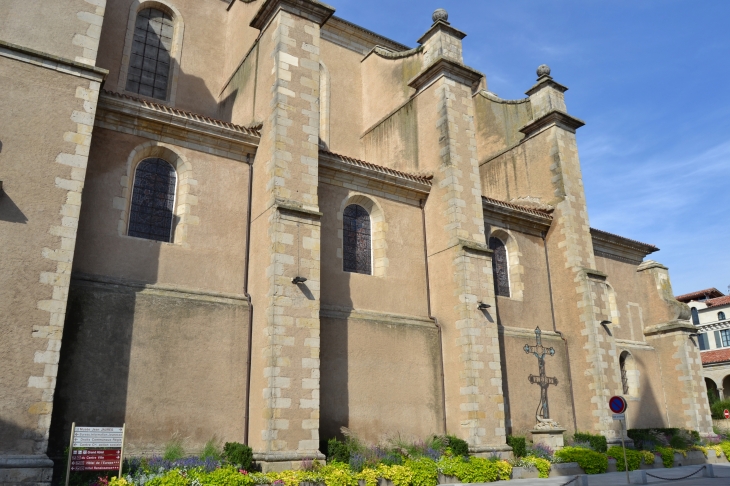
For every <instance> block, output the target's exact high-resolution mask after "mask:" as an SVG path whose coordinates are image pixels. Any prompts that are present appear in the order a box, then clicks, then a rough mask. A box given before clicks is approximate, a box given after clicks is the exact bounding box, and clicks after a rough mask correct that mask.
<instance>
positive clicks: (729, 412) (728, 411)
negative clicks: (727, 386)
mask: <svg viewBox="0 0 730 486" xmlns="http://www.w3.org/2000/svg"><path fill="white" fill-rule="evenodd" d="M722 414H723V415H725V418H726V419H730V410H728V409H727V408H726V409H725V410H724V411H723V412H722Z"/></svg>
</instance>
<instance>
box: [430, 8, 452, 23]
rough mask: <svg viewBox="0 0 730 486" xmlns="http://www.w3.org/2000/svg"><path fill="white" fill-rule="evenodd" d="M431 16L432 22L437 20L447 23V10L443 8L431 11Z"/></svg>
mask: <svg viewBox="0 0 730 486" xmlns="http://www.w3.org/2000/svg"><path fill="white" fill-rule="evenodd" d="M431 18H432V19H433V22H434V23H436V22H438V21H439V20H441V21H442V22H446V23H449V12H447V11H446V10H444V9H443V8H440V9H438V10H436V11H435V12H434V13H433V15H432V16H431Z"/></svg>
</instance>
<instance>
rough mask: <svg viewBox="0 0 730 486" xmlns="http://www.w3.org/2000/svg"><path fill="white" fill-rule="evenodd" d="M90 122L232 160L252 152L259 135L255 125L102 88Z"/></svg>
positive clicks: (241, 158)
mask: <svg viewBox="0 0 730 486" xmlns="http://www.w3.org/2000/svg"><path fill="white" fill-rule="evenodd" d="M94 124H95V126H98V127H100V128H106V129H110V130H116V131H119V132H123V133H129V134H132V135H139V136H142V137H145V138H149V139H152V140H158V141H162V140H163V139H165V140H172V142H171V143H177V144H180V145H182V146H186V147H189V148H192V149H194V150H199V151H202V152H207V153H211V154H214V155H219V156H222V157H228V158H233V159H236V160H243V159H244V158H245V155H246V154H253V153H254V152H255V150H256V148H257V147H258V144H259V140H260V139H261V132H260V131H259V130H257V129H252V128H246V127H242V126H239V125H234V124H232V123H228V122H224V121H220V120H215V119H213V118H209V117H206V116H202V115H197V114H195V113H190V112H186V111H182V110H176V109H174V108H170V107H167V106H163V105H158V104H156V103H151V102H148V101H144V100H139V99H136V98H132V97H130V96H126V95H120V94H117V93H112V92H109V91H102V93H101V96H100V97H99V105H98V109H97V116H96V120H95V123H94Z"/></svg>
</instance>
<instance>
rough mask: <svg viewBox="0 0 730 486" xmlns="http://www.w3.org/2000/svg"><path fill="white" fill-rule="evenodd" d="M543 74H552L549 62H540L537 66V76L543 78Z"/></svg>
mask: <svg viewBox="0 0 730 486" xmlns="http://www.w3.org/2000/svg"><path fill="white" fill-rule="evenodd" d="M542 76H550V66H548V65H547V64H540V66H539V67H538V68H537V77H538V78H541V77H542Z"/></svg>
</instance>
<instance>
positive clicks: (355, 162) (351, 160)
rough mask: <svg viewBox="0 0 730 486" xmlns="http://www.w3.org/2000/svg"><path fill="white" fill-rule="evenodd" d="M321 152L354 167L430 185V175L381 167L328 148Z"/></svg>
mask: <svg viewBox="0 0 730 486" xmlns="http://www.w3.org/2000/svg"><path fill="white" fill-rule="evenodd" d="M319 152H320V153H322V154H325V155H329V156H330V157H334V158H336V159H338V160H340V161H341V162H344V163H346V164H349V165H353V166H355V167H362V168H365V169H370V170H373V171H375V172H380V173H382V174H387V175H390V176H394V177H400V178H402V179H406V180H409V181H412V182H417V183H419V184H426V185H428V186H430V185H431V178H430V177H424V176H418V175H415V174H409V173H407V172H401V171H399V170H395V169H389V168H388V167H383V166H380V165H375V164H371V163H370V162H365V161H364V160H359V159H355V158H352V157H348V156H346V155H341V154H336V153H334V152H330V151H329V150H322V149H320V151H319Z"/></svg>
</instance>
